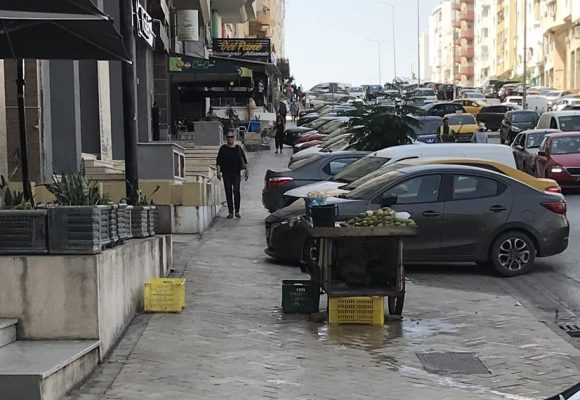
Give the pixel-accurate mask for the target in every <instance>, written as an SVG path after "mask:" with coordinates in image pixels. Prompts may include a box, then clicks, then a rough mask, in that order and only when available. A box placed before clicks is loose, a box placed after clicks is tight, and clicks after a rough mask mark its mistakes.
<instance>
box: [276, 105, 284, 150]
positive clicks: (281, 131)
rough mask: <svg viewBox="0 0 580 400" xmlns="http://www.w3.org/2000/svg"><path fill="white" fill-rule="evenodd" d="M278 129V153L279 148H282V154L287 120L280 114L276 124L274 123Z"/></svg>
mask: <svg viewBox="0 0 580 400" xmlns="http://www.w3.org/2000/svg"><path fill="white" fill-rule="evenodd" d="M274 129H275V130H276V154H278V149H280V154H282V147H283V146H284V132H285V131H286V124H285V120H284V119H283V118H282V116H281V115H279V114H278V116H277V117H276V125H274Z"/></svg>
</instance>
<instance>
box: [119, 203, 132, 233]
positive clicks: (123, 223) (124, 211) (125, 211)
mask: <svg viewBox="0 0 580 400" xmlns="http://www.w3.org/2000/svg"><path fill="white" fill-rule="evenodd" d="M132 209H133V206H128V205H126V204H119V207H118V208H117V232H118V235H119V239H120V240H121V241H125V240H128V239H131V238H132V237H133V231H132V229H131V210H132Z"/></svg>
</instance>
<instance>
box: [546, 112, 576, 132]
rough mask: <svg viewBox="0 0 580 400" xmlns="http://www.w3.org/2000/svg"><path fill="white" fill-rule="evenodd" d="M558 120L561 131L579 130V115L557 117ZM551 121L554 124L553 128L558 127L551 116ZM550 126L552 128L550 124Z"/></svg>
mask: <svg viewBox="0 0 580 400" xmlns="http://www.w3.org/2000/svg"><path fill="white" fill-rule="evenodd" d="M558 121H559V122H560V130H561V131H564V132H570V131H577V130H580V115H569V116H562V117H558ZM552 122H553V123H554V124H555V126H554V128H556V129H558V125H557V124H556V119H555V118H553V120H552ZM550 128H552V126H551V125H550Z"/></svg>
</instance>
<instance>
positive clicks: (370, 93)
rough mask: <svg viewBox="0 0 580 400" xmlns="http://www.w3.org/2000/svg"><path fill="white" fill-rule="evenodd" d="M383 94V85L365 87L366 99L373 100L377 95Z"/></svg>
mask: <svg viewBox="0 0 580 400" xmlns="http://www.w3.org/2000/svg"><path fill="white" fill-rule="evenodd" d="M382 95H383V87H382V86H381V85H368V86H367V88H366V96H365V100H366V101H371V100H375V99H376V98H377V97H379V96H382Z"/></svg>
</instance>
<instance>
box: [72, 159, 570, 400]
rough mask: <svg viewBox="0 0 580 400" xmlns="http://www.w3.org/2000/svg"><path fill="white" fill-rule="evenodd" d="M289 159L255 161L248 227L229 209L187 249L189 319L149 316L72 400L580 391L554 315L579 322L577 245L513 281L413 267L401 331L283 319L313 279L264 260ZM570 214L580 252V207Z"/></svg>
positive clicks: (246, 191) (180, 250) (183, 262)
mask: <svg viewBox="0 0 580 400" xmlns="http://www.w3.org/2000/svg"><path fill="white" fill-rule="evenodd" d="M290 152H291V150H290V149H288V151H285V152H284V154H283V155H282V156H279V155H278V156H276V155H274V154H273V152H272V151H269V152H259V153H252V154H251V158H250V164H251V165H252V169H251V178H250V180H249V181H248V183H246V184H244V185H243V188H242V199H243V203H242V210H241V213H242V219H241V220H240V221H237V220H228V219H225V218H224V217H225V210H222V213H221V217H219V218H218V219H217V220H216V222H215V223H214V225H213V227H212V228H211V229H210V231H209V232H208V233H207V234H205V235H204V236H203V237H202V238H201V240H195V239H193V240H192V238H191V237H186V236H179V235H177V236H176V237H175V239H174V241H175V242H174V249H175V251H174V253H175V257H176V268H177V274H178V275H181V274H183V276H184V277H185V278H186V279H187V305H186V308H185V310H184V311H183V312H182V313H181V314H156V315H152V316H151V315H142V316H139V317H138V318H137V319H136V320H135V321H134V323H133V325H132V326H131V327H130V328H129V330H128V332H127V334H126V335H125V337H124V338H123V340H122V341H121V343H120V344H119V346H118V347H117V349H116V350H115V351H113V353H112V354H111V356H110V358H109V360H108V361H107V362H105V363H104V364H103V365H102V366H100V367H99V369H98V370H97V372H96V373H95V374H94V375H93V377H92V378H91V379H90V380H89V381H88V382H87V383H86V384H85V385H83V386H82V387H81V388H80V389H78V390H77V391H75V392H73V393H71V394H70V396H69V397H68V399H70V400H97V399H99V400H100V399H106V400H121V399H122V400H133V399H135V400H137V399H139V400H141V399H145V398H147V399H166V398H169V397H171V398H175V399H184V400H185V399H210V398H211V399H217V398H234V397H235V398H237V399H258V398H264V399H367V398H372V399H384V398H389V399H391V398H392V399H395V398H405V399H424V398H441V399H464V398H466V396H467V397H469V398H470V399H505V398H510V399H543V398H545V397H548V396H549V395H553V394H554V393H557V392H559V391H561V390H563V389H564V388H567V387H569V386H571V385H573V384H575V383H577V382H578V376H579V369H578V367H579V366H580V365H579V364H580V350H579V348H580V341H578V339H573V338H571V337H569V336H567V335H565V334H562V332H561V331H560V330H559V328H557V324H556V323H555V322H556V321H555V320H556V314H555V310H558V315H557V318H558V319H563V318H568V317H571V316H573V312H575V310H578V304H580V289H578V288H579V287H580V286H579V285H578V282H577V280H576V279H578V278H579V275H578V273H576V271H574V269H573V268H574V267H575V260H576V259H577V257H578V251H577V250H576V249H575V248H574V246H572V248H570V249H569V250H568V251H567V252H566V253H564V254H563V255H562V256H560V257H553V258H549V259H546V260H541V261H539V262H538V264H537V266H536V268H534V269H533V271H532V272H531V273H530V274H529V275H525V276H518V277H515V278H509V279H508V278H499V277H495V276H493V275H492V274H491V273H490V272H489V271H488V270H486V269H484V268H480V267H476V266H471V265H444V266H441V265H423V266H412V267H409V268H408V285H407V299H406V305H405V311H404V313H403V320H402V321H389V322H386V323H385V326H384V327H371V326H348V325H346V326H327V325H326V324H325V323H321V322H316V321H310V320H309V318H308V316H300V315H283V314H282V313H281V307H280V300H281V281H282V280H283V279H307V278H308V276H307V275H305V274H302V273H301V272H300V269H299V268H297V266H296V265H285V264H280V263H276V262H273V261H272V260H271V259H270V258H269V257H267V256H265V255H264V253H263V249H264V231H263V220H264V218H265V216H266V215H267V212H266V210H264V209H263V208H262V206H261V199H260V194H261V193H260V192H261V188H262V186H263V180H262V176H263V173H264V171H265V169H266V168H283V167H284V166H285V165H286V164H287V161H288V157H289V156H290ZM569 205H570V209H571V210H570V212H569V216H570V219H571V224H572V227H573V233H572V234H573V237H572V239H571V242H572V243H575V238H577V237H578V223H579V222H580V212H579V210H580V197H578V196H573V195H572V196H569ZM324 306H325V300H322V301H321V308H323V307H324ZM555 332H556V333H555ZM574 346H576V347H574ZM432 351H436V352H442V353H443V354H447V355H453V354H458V353H453V352H461V353H462V354H463V353H465V352H467V353H468V354H471V352H473V354H475V355H476V358H474V360H476V361H477V362H481V363H483V365H484V368H485V370H486V371H487V372H486V373H483V374H482V373H481V372H480V373H477V372H476V373H475V374H468V373H467V372H459V373H454V374H452V375H446V374H439V373H432V372H428V371H426V370H425V369H424V368H425V367H424V366H423V365H422V364H421V362H419V358H418V357H419V355H420V354H424V352H432ZM478 360H479V361H478ZM479 365H481V364H479ZM462 368H463V367H462ZM465 368H467V367H465Z"/></svg>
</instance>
